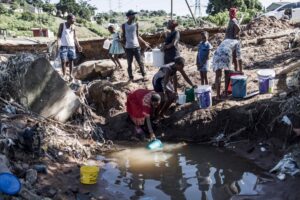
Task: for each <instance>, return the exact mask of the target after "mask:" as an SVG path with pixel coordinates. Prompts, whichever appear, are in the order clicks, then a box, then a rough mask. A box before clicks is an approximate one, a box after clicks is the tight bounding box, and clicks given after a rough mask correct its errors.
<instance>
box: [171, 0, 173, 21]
mask: <svg viewBox="0 0 300 200" xmlns="http://www.w3.org/2000/svg"><path fill="white" fill-rule="evenodd" d="M172 19H173V0H171V20H172Z"/></svg>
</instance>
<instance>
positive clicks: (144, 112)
mask: <svg viewBox="0 0 300 200" xmlns="http://www.w3.org/2000/svg"><path fill="white" fill-rule="evenodd" d="M160 102H161V97H160V95H159V94H158V93H156V92H154V91H151V90H145V89H138V90H136V91H133V92H131V93H130V94H129V95H128V97H127V103H126V109H127V113H128V115H129V118H130V120H131V121H132V122H133V123H134V125H135V130H136V133H137V134H140V133H141V132H143V127H146V129H147V130H146V131H147V132H149V134H150V139H155V134H154V131H153V128H152V124H151V117H154V114H155V111H156V109H157V108H158V106H159V105H160Z"/></svg>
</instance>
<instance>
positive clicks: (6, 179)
mask: <svg viewBox="0 0 300 200" xmlns="http://www.w3.org/2000/svg"><path fill="white" fill-rule="evenodd" d="M20 190H21V183H20V181H19V179H18V178H17V177H16V176H15V175H13V174H10V173H0V192H2V193H4V194H7V195H15V194H17V193H19V191H20Z"/></svg>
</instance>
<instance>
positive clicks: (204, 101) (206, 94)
mask: <svg viewBox="0 0 300 200" xmlns="http://www.w3.org/2000/svg"><path fill="white" fill-rule="evenodd" d="M195 94H196V97H197V102H198V105H199V107H200V108H202V109H206V108H209V107H210V106H212V95H211V86H209V85H201V86H199V87H198V88H197V89H196V90H195Z"/></svg>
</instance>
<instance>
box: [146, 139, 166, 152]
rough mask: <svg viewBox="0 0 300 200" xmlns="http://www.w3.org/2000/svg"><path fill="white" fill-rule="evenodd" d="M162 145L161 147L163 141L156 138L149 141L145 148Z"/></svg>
mask: <svg viewBox="0 0 300 200" xmlns="http://www.w3.org/2000/svg"><path fill="white" fill-rule="evenodd" d="M162 147H163V143H162V142H161V141H160V140H158V139H155V140H153V141H151V142H150V143H149V144H148V145H147V148H148V149H150V150H155V149H160V148H162Z"/></svg>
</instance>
